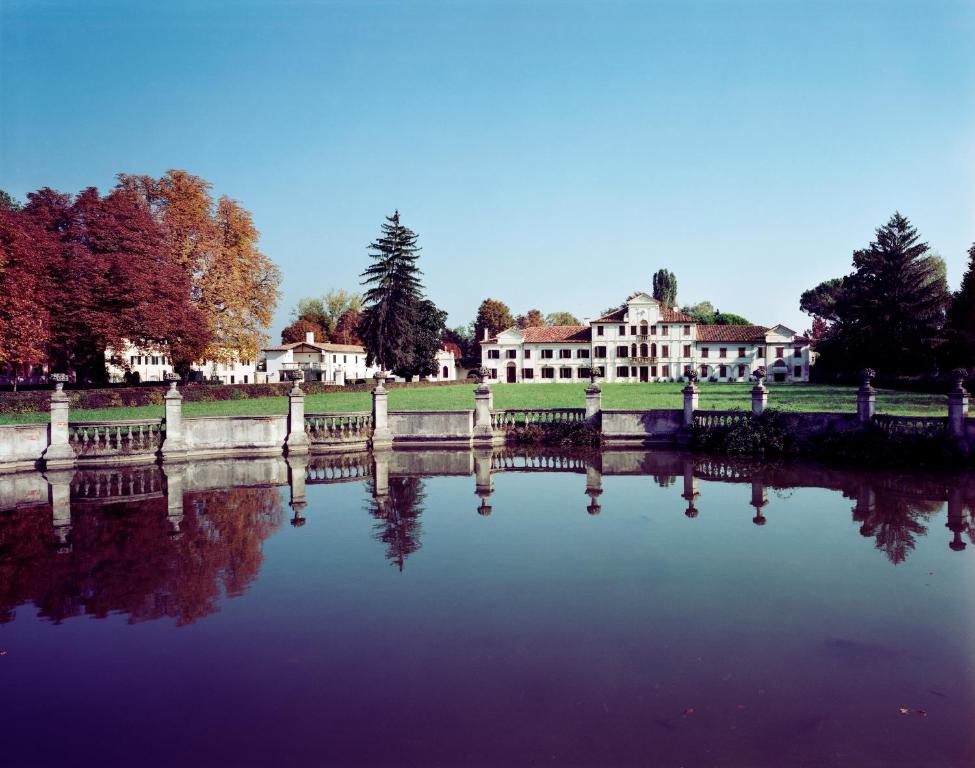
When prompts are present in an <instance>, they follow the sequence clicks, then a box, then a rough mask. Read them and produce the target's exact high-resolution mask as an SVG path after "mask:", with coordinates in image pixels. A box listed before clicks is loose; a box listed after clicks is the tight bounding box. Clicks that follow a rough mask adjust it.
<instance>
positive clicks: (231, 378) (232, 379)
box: [230, 374, 237, 384]
mask: <svg viewBox="0 0 975 768" xmlns="http://www.w3.org/2000/svg"><path fill="white" fill-rule="evenodd" d="M230 383H231V384H236V383H237V382H236V381H234V375H233V374H231V375H230Z"/></svg>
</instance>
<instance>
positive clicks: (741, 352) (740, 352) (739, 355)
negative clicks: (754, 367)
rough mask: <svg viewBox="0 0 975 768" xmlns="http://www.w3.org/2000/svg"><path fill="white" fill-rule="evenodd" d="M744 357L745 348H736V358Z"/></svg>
mask: <svg viewBox="0 0 975 768" xmlns="http://www.w3.org/2000/svg"><path fill="white" fill-rule="evenodd" d="M744 356H745V348H744V347H738V357H744Z"/></svg>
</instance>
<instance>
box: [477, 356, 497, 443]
mask: <svg viewBox="0 0 975 768" xmlns="http://www.w3.org/2000/svg"><path fill="white" fill-rule="evenodd" d="M478 375H479V377H480V383H479V384H478V385H477V386H476V387H474V442H475V443H481V444H484V443H488V444H490V443H492V442H493V441H494V428H493V427H492V426H491V411H492V406H493V405H494V402H493V398H492V395H491V387H490V386H488V384H487V382H486V381H485V379H486V378H487V372H486V369H481V370H480V371H478Z"/></svg>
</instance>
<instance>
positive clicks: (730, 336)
mask: <svg viewBox="0 0 975 768" xmlns="http://www.w3.org/2000/svg"><path fill="white" fill-rule="evenodd" d="M766 333H768V328H766V327H765V326H764V325H704V324H700V325H698V326H697V340H698V341H765V334H766Z"/></svg>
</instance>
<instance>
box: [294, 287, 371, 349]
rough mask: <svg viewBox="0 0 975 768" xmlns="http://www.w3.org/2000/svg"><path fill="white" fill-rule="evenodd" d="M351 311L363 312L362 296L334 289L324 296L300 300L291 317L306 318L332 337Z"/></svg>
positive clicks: (296, 318)
mask: <svg viewBox="0 0 975 768" xmlns="http://www.w3.org/2000/svg"><path fill="white" fill-rule="evenodd" d="M349 311H351V312H355V313H356V314H358V313H360V312H361V311H362V295H361V294H358V293H350V292H348V291H344V290H342V289H334V288H333V289H330V290H329V291H328V292H327V293H326V294H325V295H324V296H321V297H319V296H310V297H308V298H304V299H300V300H299V301H298V305H297V306H296V307H295V308H294V309H293V310H292V311H291V317H292V318H293V319H295V320H298V319H300V318H304V319H305V320H308V321H309V322H312V323H315V324H316V325H319V326H321V328H322V329H323V330H324V331H325V333H326V334H328V336H330V337H331V336H332V335H333V334H334V333H335V329H336V327H337V326H338V323H339V320H341V319H342V315H344V314H345V313H346V312H349Z"/></svg>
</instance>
